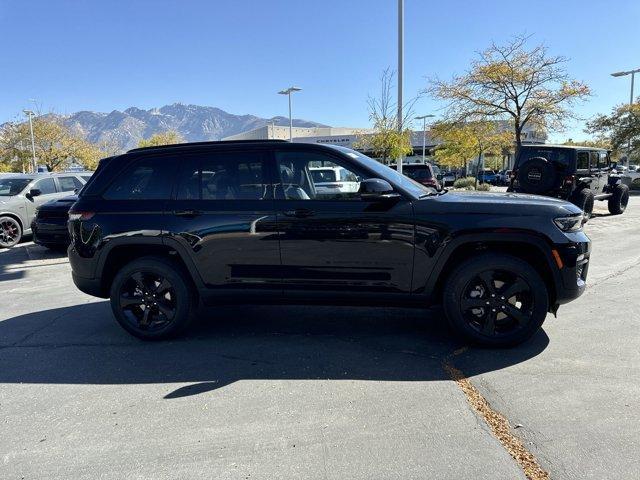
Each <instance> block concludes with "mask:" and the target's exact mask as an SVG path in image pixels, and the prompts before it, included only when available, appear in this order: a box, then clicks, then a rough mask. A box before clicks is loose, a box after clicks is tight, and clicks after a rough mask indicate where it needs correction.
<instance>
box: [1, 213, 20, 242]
mask: <svg viewBox="0 0 640 480" xmlns="http://www.w3.org/2000/svg"><path fill="white" fill-rule="evenodd" d="M21 238H22V228H21V227H20V223H18V221H17V220H16V219H15V218H13V217H0V247H2V248H11V247H13V246H14V245H17V244H18V243H19V242H20V239H21Z"/></svg>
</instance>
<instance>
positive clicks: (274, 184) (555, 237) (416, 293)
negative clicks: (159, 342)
mask: <svg viewBox="0 0 640 480" xmlns="http://www.w3.org/2000/svg"><path fill="white" fill-rule="evenodd" d="M320 166H322V167H330V168H342V169H344V170H346V171H347V172H348V174H349V176H350V178H354V179H355V180H356V181H357V184H358V185H357V188H356V189H355V190H354V189H353V188H342V185H338V186H337V188H334V189H332V190H331V191H328V189H327V188H326V182H318V181H317V179H316V176H314V175H313V174H312V173H313V172H314V171H315V169H316V168H317V167H320ZM582 220H583V215H582V212H581V211H580V209H579V208H578V207H576V206H575V205H572V204H571V203H569V202H566V201H563V200H558V199H551V198H544V197H532V196H529V195H516V194H507V193H475V192H467V193H452V192H450V193H447V192H446V190H443V191H442V192H436V191H435V190H434V189H433V188H429V187H425V186H424V185H421V184H420V183H418V182H415V181H413V180H411V179H410V178H408V177H405V176H404V175H402V174H400V173H398V172H397V171H395V170H392V169H391V168H388V167H386V166H384V165H382V164H381V163H379V162H377V161H375V160H373V159H371V158H369V157H367V156H365V155H363V154H361V153H359V152H356V151H354V150H350V149H348V148H344V147H339V146H326V145H312V144H300V143H289V142H280V141H273V140H272V141H244V142H205V143H194V144H183V145H173V146H165V147H150V148H144V149H136V150H132V151H130V152H128V153H126V154H124V155H119V156H117V157H111V158H106V159H104V160H102V161H101V162H100V166H99V168H98V170H97V172H96V173H95V175H94V176H93V177H92V178H91V180H90V181H89V183H88V184H87V185H86V186H85V188H83V189H82V191H81V192H80V194H79V198H78V201H77V202H76V203H75V204H74V205H73V207H72V208H71V211H70V212H69V232H70V234H71V246H70V248H69V261H70V263H71V268H72V270H73V280H74V282H75V284H76V285H77V286H78V287H79V288H80V290H82V291H84V292H87V293H89V294H91V295H95V296H97V297H103V298H110V299H111V307H112V309H113V313H114V315H115V318H116V320H117V321H118V322H119V323H120V325H121V326H122V327H123V328H124V329H126V330H127V331H128V332H130V333H131V334H133V335H135V336H137V337H140V338H143V339H149V340H153V339H161V338H168V337H171V336H174V335H177V334H178V333H180V332H181V331H183V330H184V329H185V328H187V327H188V326H189V324H190V323H191V322H192V320H193V319H194V317H195V316H196V315H197V312H199V311H200V310H199V308H198V309H196V307H199V306H201V305H211V306H216V305H221V304H229V303H298V304H333V305H335V304H342V305H344V304H356V305H368V306H371V305H400V306H405V307H409V306H411V307H426V306H427V305H430V304H434V303H440V304H442V305H443V306H444V311H445V313H446V316H447V319H448V320H449V323H450V325H451V326H452V327H453V329H454V330H455V331H457V332H458V333H460V334H462V335H464V336H465V337H467V338H468V339H471V340H472V341H475V342H477V343H482V344H486V345H493V346H506V345H515V344H517V343H520V342H522V341H524V340H526V339H527V338H529V337H530V336H531V335H533V334H534V333H535V332H536V331H537V330H538V329H539V328H540V326H541V325H542V322H543V321H544V320H545V317H546V316H547V312H552V313H555V312H556V311H557V309H558V306H559V305H561V304H563V303H567V302H569V301H571V300H573V299H575V298H577V297H578V296H579V295H580V294H581V293H582V292H583V291H584V289H585V280H586V277H587V270H588V265H589V255H590V251H591V244H590V241H589V238H588V237H587V236H586V235H585V234H584V232H583V231H582V223H583V221H582Z"/></svg>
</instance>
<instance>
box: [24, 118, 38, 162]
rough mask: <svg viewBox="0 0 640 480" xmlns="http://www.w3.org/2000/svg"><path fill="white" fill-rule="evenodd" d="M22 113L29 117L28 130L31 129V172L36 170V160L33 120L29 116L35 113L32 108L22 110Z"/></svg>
mask: <svg viewBox="0 0 640 480" xmlns="http://www.w3.org/2000/svg"><path fill="white" fill-rule="evenodd" d="M23 112H24V114H25V115H26V116H27V117H29V130H30V131H31V154H32V156H33V173H36V172H37V171H38V164H37V162H36V142H35V140H34V138H33V122H32V121H31V118H32V117H33V116H34V115H35V113H33V111H32V110H23Z"/></svg>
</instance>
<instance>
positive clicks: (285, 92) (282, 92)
mask: <svg viewBox="0 0 640 480" xmlns="http://www.w3.org/2000/svg"><path fill="white" fill-rule="evenodd" d="M300 90H302V89H301V88H298V87H289V88H287V89H285V90H280V91H279V92H278V93H279V94H280V95H288V96H289V141H291V140H292V139H293V118H292V117H291V94H292V93H293V92H299V91H300Z"/></svg>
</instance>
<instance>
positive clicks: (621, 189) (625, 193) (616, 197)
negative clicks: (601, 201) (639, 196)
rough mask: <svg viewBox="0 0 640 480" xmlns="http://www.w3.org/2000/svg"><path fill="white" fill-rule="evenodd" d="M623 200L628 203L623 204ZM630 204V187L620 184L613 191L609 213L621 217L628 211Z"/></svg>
mask: <svg viewBox="0 0 640 480" xmlns="http://www.w3.org/2000/svg"><path fill="white" fill-rule="evenodd" d="M623 200H626V202H624V203H623ZM628 203H629V187H627V186H626V185H623V184H618V185H616V186H615V187H614V189H613V195H612V196H611V198H610V199H609V213H611V214H613V215H620V214H622V213H624V211H625V210H626V209H627V204H628Z"/></svg>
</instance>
